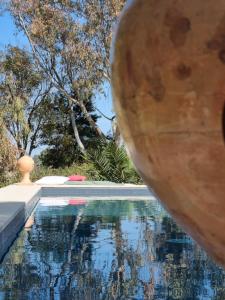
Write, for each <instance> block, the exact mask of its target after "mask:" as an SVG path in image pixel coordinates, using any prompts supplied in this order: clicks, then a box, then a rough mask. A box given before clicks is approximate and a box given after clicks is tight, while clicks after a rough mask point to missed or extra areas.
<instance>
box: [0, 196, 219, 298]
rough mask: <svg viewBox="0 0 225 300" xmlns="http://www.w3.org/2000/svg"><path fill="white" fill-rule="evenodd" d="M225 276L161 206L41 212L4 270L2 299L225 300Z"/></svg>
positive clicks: (101, 204) (103, 204) (113, 204)
mask: <svg viewBox="0 0 225 300" xmlns="http://www.w3.org/2000/svg"><path fill="white" fill-rule="evenodd" d="M224 278H225V273H224V271H223V270H222V269H221V268H219V267H218V266H216V265H215V264H214V263H213V262H212V261H211V260H210V259H209V258H208V256H207V255H206V254H205V253H204V252H203V251H202V250H201V249H200V247H199V246H198V245H196V244H195V243H194V242H193V241H192V240H191V239H190V238H189V237H188V236H187V235H186V234H185V233H184V232H183V231H182V230H180V229H179V227H177V225H176V224H175V223H174V221H173V220H172V219H171V218H170V217H169V216H168V215H167V214H166V213H165V211H164V210H163V209H162V208H161V206H160V205H159V204H158V202H156V201H91V202H89V203H88V204H87V205H83V206H58V207H56V206H55V207H48V206H43V205H39V206H38V207H37V209H36V211H35V224H34V226H33V227H32V229H31V230H30V231H26V230H23V231H22V232H21V233H20V235H19V237H18V239H17V240H16V241H15V243H14V244H13V246H12V247H11V249H10V251H9V253H8V254H7V255H6V256H5V258H4V261H3V262H2V264H1V265H0V299H1V300H2V299H4V300H6V299H7V300H8V299H10V300H11V299H13V300H14V299H15V300H26V299H32V300H36V299H37V300H42V299H43V300H52V299H54V300H59V299H60V300H67V299H68V300H70V299H76V300H95V299H96V300H100V299H104V300H106V299H110V300H111V299H112V300H113V299H126V300H129V299H154V300H157V299H160V300H164V299H168V300H173V299H179V300H181V299H185V300H192V299H201V300H206V299H210V300H211V299H218V300H222V299H225V281H224Z"/></svg>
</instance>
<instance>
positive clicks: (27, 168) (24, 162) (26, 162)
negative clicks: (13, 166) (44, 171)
mask: <svg viewBox="0 0 225 300" xmlns="http://www.w3.org/2000/svg"><path fill="white" fill-rule="evenodd" d="M17 167H18V170H19V172H20V173H21V182H20V183H21V184H31V180H30V173H31V172H32V171H33V169H34V160H33V159H32V157H30V156H26V155H25V156H23V157H21V158H20V159H19V160H18V161H17Z"/></svg>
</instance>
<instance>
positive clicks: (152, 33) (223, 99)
mask: <svg viewBox="0 0 225 300" xmlns="http://www.w3.org/2000/svg"><path fill="white" fill-rule="evenodd" d="M112 83H113V93H114V101H115V109H116V112H117V117H118V123H119V126H120V130H121V132H122V135H123V138H124V140H125V142H126V145H127V146H128V149H129V152H130V154H131V156H132V158H133V161H134V163H135V165H136V167H137V169H138V171H139V173H140V174H141V176H142V177H143V179H144V180H145V182H146V183H147V184H148V186H149V187H151V188H153V189H154V191H155V193H156V194H157V195H158V196H159V198H160V199H161V201H162V202H163V204H164V206H165V207H166V208H167V209H168V210H169V212H170V213H171V214H172V216H173V217H174V218H175V219H176V220H177V221H178V222H179V223H180V224H181V225H182V226H183V227H184V229H186V231H187V232H188V233H189V234H191V236H192V237H193V238H194V239H196V240H197V241H198V242H199V243H200V244H201V245H202V246H203V247H204V248H205V249H206V250H207V251H208V252H209V253H210V254H211V255H212V256H213V257H214V258H215V259H216V260H217V261H218V262H220V263H221V264H223V265H224V266H225V143H224V130H225V128H224V127H225V114H224V106H225V1H224V0H217V1H214V0H204V1H203V0H189V1H175V0H174V1H173V0H157V1H155V0H137V1H133V2H132V1H130V4H129V6H128V7H127V8H126V9H125V10H124V12H123V15H122V17H121V20H120V24H119V27H118V30H117V33H116V37H115V41H114V52H113V63H112Z"/></svg>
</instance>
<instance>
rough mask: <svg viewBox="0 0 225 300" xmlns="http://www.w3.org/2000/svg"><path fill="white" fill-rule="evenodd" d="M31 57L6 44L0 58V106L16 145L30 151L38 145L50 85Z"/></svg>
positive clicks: (20, 149)
mask: <svg viewBox="0 0 225 300" xmlns="http://www.w3.org/2000/svg"><path fill="white" fill-rule="evenodd" d="M42 75H43V74H41V73H40V72H39V71H38V70H37V69H36V68H35V66H34V64H33V61H32V57H31V56H30V55H29V53H27V52H26V51H25V50H23V49H19V48H18V47H12V46H9V47H8V48H7V49H6V51H5V52H4V53H2V56H1V61H0V109H1V112H2V119H3V121H4V124H5V127H6V129H7V131H8V132H9V133H10V135H11V138H13V140H14V143H15V144H16V146H17V149H18V150H19V151H20V152H21V154H23V153H28V154H31V153H32V151H33V150H34V149H35V148H36V147H37V146H38V142H39V137H40V132H41V127H42V125H43V122H44V120H45V115H46V112H45V109H44V106H45V102H46V100H47V97H48V94H49V90H50V88H51V85H50V84H48V83H47V82H46V81H45V80H43V77H42Z"/></svg>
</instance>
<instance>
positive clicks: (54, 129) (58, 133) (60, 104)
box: [40, 95, 98, 168]
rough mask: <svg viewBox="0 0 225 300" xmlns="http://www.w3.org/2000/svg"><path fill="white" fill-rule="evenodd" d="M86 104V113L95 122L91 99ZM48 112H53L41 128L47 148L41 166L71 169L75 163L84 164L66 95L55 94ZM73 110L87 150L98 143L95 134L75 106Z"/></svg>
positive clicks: (41, 156)
mask: <svg viewBox="0 0 225 300" xmlns="http://www.w3.org/2000/svg"><path fill="white" fill-rule="evenodd" d="M89 98H91V96H89ZM86 102H87V103H86V107H87V110H88V112H89V113H90V114H91V115H92V118H93V120H94V121H95V122H96V121H97V119H98V116H97V115H96V114H95V113H94V108H93V105H92V102H91V99H87V100H86ZM46 109H47V111H51V114H50V115H49V116H48V118H47V119H46V122H45V124H44V125H43V126H42V136H41V139H42V144H44V145H47V146H48V148H47V149H46V150H44V151H43V152H42V153H41V155H40V160H41V162H42V164H43V165H44V166H50V167H53V168H60V167H66V166H71V165H72V164H73V163H75V162H76V163H81V162H82V161H83V157H82V154H81V152H80V150H79V147H78V144H77V143H76V141H75V139H74V132H73V127H72V122H71V116H70V110H71V106H70V104H69V102H68V101H67V99H66V98H65V97H64V96H62V95H56V96H55V97H53V98H52V101H51V102H48V105H47V107H46ZM73 111H74V114H75V116H76V123H77V128H78V131H79V133H80V138H81V140H82V143H83V144H84V146H85V148H89V147H94V145H95V144H96V143H97V135H96V132H95V131H94V130H93V128H92V127H91V126H90V124H89V122H88V121H87V120H86V118H85V117H84V115H83V113H82V111H81V109H80V108H79V106H77V105H73Z"/></svg>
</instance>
